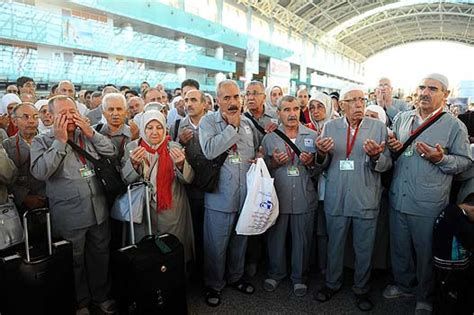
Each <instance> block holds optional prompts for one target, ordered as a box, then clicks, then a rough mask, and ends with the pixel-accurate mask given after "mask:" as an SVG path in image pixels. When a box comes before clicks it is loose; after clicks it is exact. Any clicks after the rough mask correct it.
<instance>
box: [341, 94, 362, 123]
mask: <svg viewBox="0 0 474 315" xmlns="http://www.w3.org/2000/svg"><path fill="white" fill-rule="evenodd" d="M340 102H341V104H342V106H343V107H344V113H345V114H346V117H347V118H348V119H349V120H362V118H364V111H365V98H364V92H363V91H359V90H355V91H350V92H348V93H346V94H345V95H343V96H342V99H341V101H340Z"/></svg>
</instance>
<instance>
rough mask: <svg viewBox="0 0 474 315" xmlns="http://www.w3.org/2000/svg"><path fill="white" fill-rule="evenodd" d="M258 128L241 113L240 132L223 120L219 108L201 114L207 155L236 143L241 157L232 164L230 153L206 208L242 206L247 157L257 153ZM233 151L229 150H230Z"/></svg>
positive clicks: (228, 209) (208, 195) (211, 156)
mask: <svg viewBox="0 0 474 315" xmlns="http://www.w3.org/2000/svg"><path fill="white" fill-rule="evenodd" d="M257 132H258V131H256V130H254V127H253V124H252V122H251V121H250V120H249V119H248V118H246V117H245V116H242V117H241V120H240V128H239V131H238V132H237V130H236V129H235V128H234V127H232V126H230V125H228V124H227V122H225V121H224V119H223V118H222V115H221V112H220V110H219V111H217V112H214V113H212V114H208V115H206V116H204V117H203V118H202V120H201V123H200V124H199V142H200V144H201V148H202V151H203V153H204V155H205V156H206V158H207V159H209V160H212V159H215V158H216V157H218V156H219V155H221V154H222V153H224V152H225V151H227V150H230V149H231V147H232V146H233V145H234V144H236V145H237V152H238V154H239V155H240V158H241V161H242V162H241V163H240V164H233V163H231V162H230V158H229V157H227V160H226V161H225V162H224V164H223V165H222V167H221V169H220V176H219V184H218V187H217V189H216V191H215V192H214V193H206V194H205V196H204V206H205V207H206V208H208V209H212V210H216V211H222V212H227V213H232V212H238V211H240V210H241V209H242V206H243V205H244V201H245V196H246V194H247V171H248V169H249V167H250V163H249V162H248V161H249V160H250V159H253V158H254V157H255V151H256V147H257V143H258V139H257V136H256V133H257ZM232 152H233V151H232V150H230V154H232Z"/></svg>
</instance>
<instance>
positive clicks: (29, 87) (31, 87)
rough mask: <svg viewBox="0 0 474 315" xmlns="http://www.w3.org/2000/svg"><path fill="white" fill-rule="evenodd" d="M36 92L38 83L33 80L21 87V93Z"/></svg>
mask: <svg viewBox="0 0 474 315" xmlns="http://www.w3.org/2000/svg"><path fill="white" fill-rule="evenodd" d="M35 92H36V83H35V82H33V81H28V82H26V83H25V84H23V86H21V87H20V94H21V93H27V94H35Z"/></svg>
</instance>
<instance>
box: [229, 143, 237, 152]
mask: <svg viewBox="0 0 474 315" xmlns="http://www.w3.org/2000/svg"><path fill="white" fill-rule="evenodd" d="M230 149H231V150H232V151H233V152H234V153H235V152H237V143H234V144H233V145H232V146H231V147H230Z"/></svg>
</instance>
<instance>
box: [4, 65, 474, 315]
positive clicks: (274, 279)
mask: <svg viewBox="0 0 474 315" xmlns="http://www.w3.org/2000/svg"><path fill="white" fill-rule="evenodd" d="M448 88H449V82H448V79H447V78H446V77H445V76H443V75H441V74H436V73H433V74H429V75H427V76H425V77H424V78H421V79H420V83H419V85H418V86H417V96H416V98H415V99H414V100H413V103H407V102H405V101H402V100H400V99H397V98H394V97H393V95H392V92H393V88H392V86H391V82H390V80H389V79H387V78H382V79H380V81H379V82H378V85H377V86H376V88H375V92H374V93H373V98H372V99H371V100H368V99H366V96H367V93H366V91H365V89H364V88H362V87H360V86H355V85H352V86H348V87H345V88H344V89H342V90H341V91H340V92H333V93H330V94H327V93H322V92H316V93H311V94H312V95H310V93H309V90H308V89H306V88H302V89H300V90H298V91H297V93H296V95H295V96H292V95H287V94H285V93H284V91H283V89H282V88H281V87H279V86H269V87H265V86H264V85H263V84H262V83H261V82H259V81H251V82H249V83H248V84H247V85H246V87H245V89H244V91H241V89H240V88H239V85H238V84H237V83H236V82H235V81H232V80H224V81H222V82H220V83H219V84H218V86H217V89H216V103H214V98H213V97H212V96H211V95H209V94H207V93H204V92H202V91H200V90H199V83H198V82H197V81H195V80H193V79H187V80H185V81H183V82H182V84H181V87H180V88H177V89H175V90H173V91H165V90H164V88H163V86H162V85H161V84H158V85H157V86H156V87H151V86H150V84H148V83H147V82H142V83H141V85H140V90H139V91H135V90H133V89H131V88H129V87H126V86H123V87H120V88H117V87H116V86H114V85H106V86H105V87H104V88H103V89H102V90H101V91H80V92H79V93H78V94H77V95H76V90H75V87H74V84H73V83H72V82H70V81H61V82H59V83H58V84H57V85H55V86H53V88H52V89H51V91H50V95H48V96H47V97H46V98H44V99H37V93H36V85H35V82H34V80H33V79H32V78H29V77H20V78H18V80H17V84H16V85H10V86H8V87H7V89H6V93H5V95H4V96H3V97H2V98H1V107H0V143H3V145H0V169H1V172H0V203H5V202H7V200H8V198H13V200H14V202H15V204H16V206H17V208H18V211H19V212H20V213H23V212H25V211H27V210H30V209H35V208H42V207H48V208H49V209H50V211H51V217H52V228H53V232H54V236H55V237H60V238H63V239H65V240H68V241H70V242H72V245H73V259H74V274H75V288H76V301H77V314H89V311H90V307H91V306H92V305H94V306H95V307H98V308H100V309H101V311H102V312H103V313H105V314H113V313H114V312H116V305H115V301H114V300H113V297H112V295H111V287H110V286H111V283H110V277H109V267H110V261H109V254H110V251H111V250H114V249H117V248H119V247H120V246H123V245H124V241H123V240H124V239H127V236H126V235H124V234H126V232H125V231H124V229H123V228H122V227H123V223H122V222H119V221H116V220H114V219H111V218H110V217H109V212H110V208H111V203H112V202H113V200H112V201H111V200H110V198H109V196H107V195H106V194H105V192H104V188H103V186H102V184H101V182H100V181H99V179H98V178H97V176H96V174H95V173H94V166H93V165H92V164H91V162H90V161H88V160H87V159H86V158H85V157H84V156H82V155H81V154H79V153H78V152H77V151H75V150H74V149H73V148H72V147H71V145H70V144H69V143H70V142H74V143H75V144H77V145H78V146H80V147H81V148H82V149H83V150H85V151H86V152H88V153H89V154H90V155H92V156H93V157H95V158H99V157H101V156H102V157H108V158H110V159H112V161H113V164H114V166H115V167H116V168H117V170H118V171H119V172H120V173H121V176H122V180H123V181H124V182H125V183H127V184H131V183H135V182H140V181H147V182H149V183H150V185H151V187H152V188H151V191H152V193H151V198H150V209H151V225H152V229H153V232H154V233H171V234H173V235H175V236H177V237H178V239H179V240H180V241H181V243H182V244H183V245H184V249H185V260H186V262H187V263H188V264H187V266H188V268H187V271H188V273H189V274H191V275H192V276H193V275H194V276H197V277H201V279H202V280H203V286H204V299H205V302H206V303H207V304H208V305H209V306H211V307H216V306H218V305H219V304H220V303H221V299H222V296H221V293H222V290H223V288H224V287H226V286H229V287H232V288H234V289H235V290H237V291H239V292H241V293H244V294H248V295H251V294H253V293H254V292H255V284H254V283H253V277H254V276H255V274H256V272H257V270H258V269H260V270H262V268H266V269H265V270H263V272H264V274H265V280H264V282H263V284H262V288H263V290H264V291H267V292H273V291H275V290H276V289H277V287H278V285H279V284H280V282H281V281H282V280H283V279H285V278H286V277H287V276H289V279H290V280H291V282H292V283H293V293H294V295H296V296H298V297H303V296H305V295H306V294H307V292H308V284H309V275H310V268H311V267H312V266H314V268H316V270H317V272H318V273H320V274H322V275H323V277H324V279H325V282H324V285H323V287H322V288H320V289H318V290H317V291H316V292H315V294H314V299H315V300H316V301H318V302H320V303H324V302H326V301H329V300H330V299H331V298H332V297H333V296H334V295H335V294H337V292H338V291H339V290H340V289H341V288H342V286H343V281H342V280H343V271H344V265H347V261H349V265H351V266H352V267H353V268H354V270H355V272H354V280H353V281H354V284H353V287H352V289H353V292H354V294H355V301H356V303H355V304H356V307H357V308H358V309H360V310H361V311H370V310H372V309H373V307H374V305H373V302H372V300H371V298H370V282H369V280H370V277H371V271H372V269H373V268H375V267H376V268H384V269H389V268H391V270H392V272H393V283H390V284H388V285H387V287H386V288H385V290H384V292H383V296H384V297H385V298H387V299H395V298H401V297H408V296H413V297H414V298H415V299H416V309H415V312H416V313H417V314H430V313H431V312H432V311H433V292H434V291H433V290H434V287H435V285H434V276H433V252H432V244H433V228H434V225H435V221H436V220H437V218H438V216H439V215H440V213H441V212H442V211H443V210H444V209H445V208H446V207H447V206H448V205H449V204H450V203H451V205H452V204H455V205H459V206H455V207H453V206H451V208H450V209H451V210H450V211H451V212H453V211H454V212H455V213H456V216H454V215H453V216H451V218H454V217H455V218H456V219H455V220H465V221H466V222H471V227H469V224H468V225H467V226H468V228H467V231H468V233H471V234H470V235H471V236H470V238H469V237H464V236H463V237H461V239H462V240H463V242H464V243H463V246H464V247H465V248H467V250H468V251H472V250H474V237H473V233H474V232H473V229H474V168H473V152H472V151H473V147H474V146H473V145H472V144H470V143H473V142H474V134H472V130H473V129H472V127H473V126H470V125H468V126H467V127H468V128H469V131H470V132H471V133H470V134H468V128H467V127H466V125H465V124H466V123H463V122H464V120H462V119H461V117H460V119H458V118H456V117H454V116H453V115H451V114H450V113H449V108H448V107H447V103H446V100H447V97H448V95H449V90H448ZM467 114H469V113H467ZM469 123H470V120H469ZM473 123H474V120H473ZM259 127H260V128H259ZM276 129H279V130H280V131H281V132H283V133H284V134H285V135H286V136H287V137H288V138H289V139H290V140H291V141H292V142H293V143H294V144H295V145H296V146H297V147H298V148H299V149H300V150H301V154H299V155H298V154H296V153H295V152H294V151H293V150H292V149H291V147H290V146H288V144H287V143H286V142H285V141H284V140H283V139H282V138H281V137H279V136H278V135H277V134H276V133H275V132H273V131H275V130H276ZM414 137H416V139H412V138H414ZM410 142H411V143H410ZM195 154H201V155H204V156H205V158H206V159H208V160H214V159H217V158H219V157H221V156H222V155H223V154H225V155H226V159H225V161H224V163H223V164H222V166H219V167H220V170H219V181H218V184H217V187H216V189H215V190H214V191H212V192H206V191H204V190H202V189H200V187H199V185H197V184H196V178H197V177H198V176H199V174H202V172H203V171H206V170H200V169H195V168H193V166H192V165H193V163H192V160H193V158H194V155H195ZM256 158H263V159H264V161H265V163H266V165H267V167H268V169H269V171H270V174H271V176H272V177H273V178H274V186H275V189H276V191H277V195H278V196H279V216H278V219H277V220H276V223H275V224H274V225H273V226H272V227H271V228H270V229H269V230H268V231H267V232H266V233H264V234H263V235H259V236H250V237H249V236H244V235H238V234H236V232H235V226H236V223H237V220H238V218H239V213H240V211H241V210H242V207H243V204H244V201H245V198H246V195H247V187H246V185H247V181H246V177H247V171H248V170H249V168H250V165H251V163H254V162H255V159H256ZM453 180H454V181H455V182H454V183H456V184H452V183H453ZM456 180H457V181H456ZM453 220H454V219H453ZM469 228H470V229H471V231H470V232H469ZM464 231H466V229H465V230H464ZM136 234H137V235H136V238H137V239H139V238H140V237H142V236H144V235H146V229H145V228H143V229H140V227H139V226H138V228H137V229H136ZM290 240H291V246H288V245H289V242H290ZM287 249H289V250H290V252H289V253H287V251H286V250H287ZM348 257H352V258H348ZM287 262H289V265H287Z"/></svg>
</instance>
